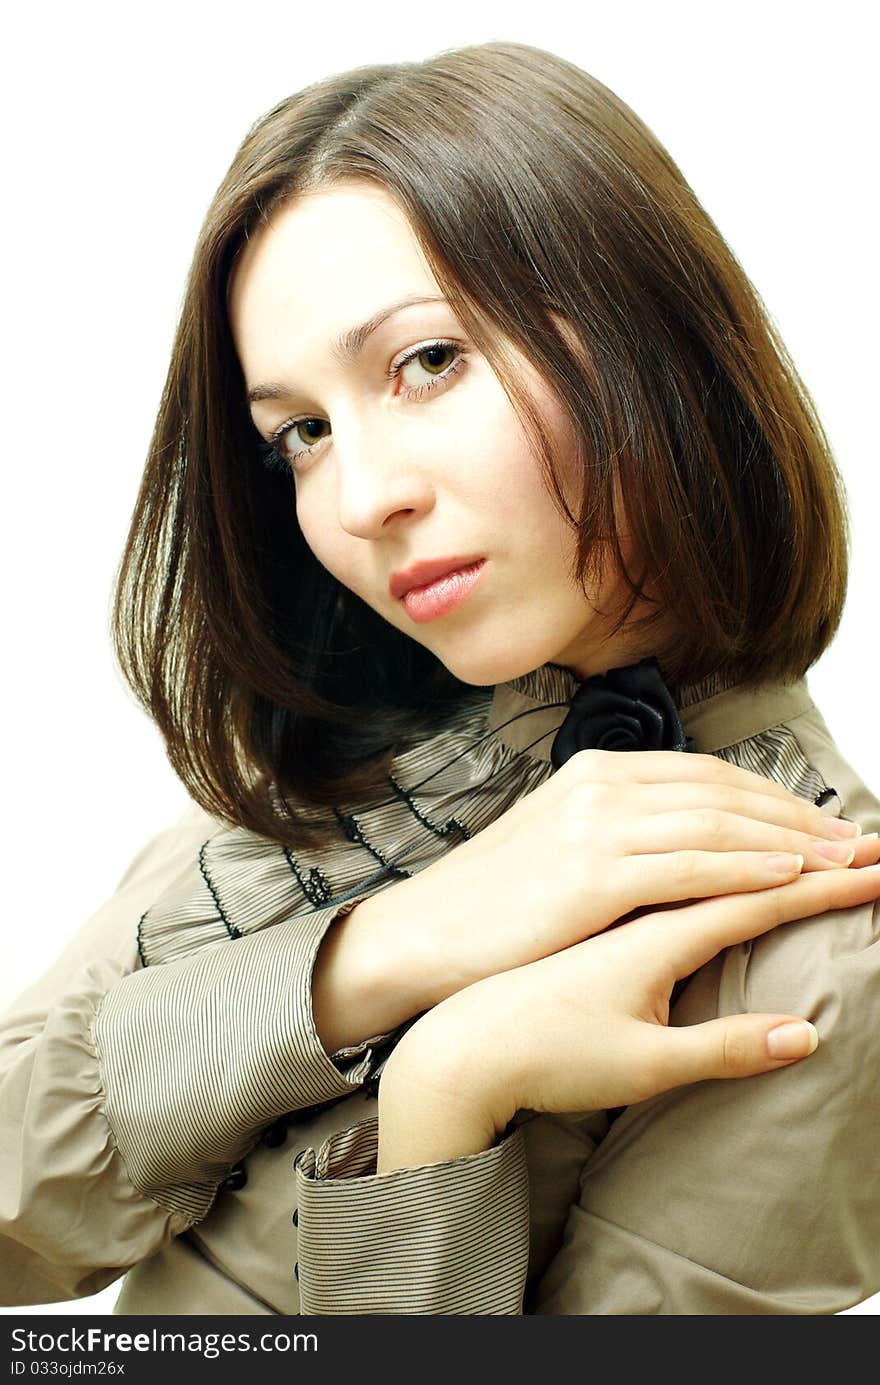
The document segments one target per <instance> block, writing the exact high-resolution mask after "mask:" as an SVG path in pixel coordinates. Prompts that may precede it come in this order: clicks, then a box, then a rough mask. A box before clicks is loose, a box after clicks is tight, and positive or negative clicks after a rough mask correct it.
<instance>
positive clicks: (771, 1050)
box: [649, 1015, 819, 1092]
mask: <svg viewBox="0 0 880 1385" xmlns="http://www.w3.org/2000/svg"><path fill="white" fill-rule="evenodd" d="M649 1029H650V1030H652V1031H653V1032H654V1034H655V1038H654V1047H655V1053H654V1060H653V1062H652V1064H651V1069H650V1070H651V1073H652V1076H653V1079H654V1081H655V1082H656V1083H657V1091H658V1092H661V1091H667V1090H668V1089H669V1088H670V1087H679V1086H681V1085H682V1084H683V1083H686V1082H701V1081H705V1080H706V1079H707V1078H718V1077H754V1076H756V1075H757V1074H758V1073H762V1072H772V1071H774V1070H775V1069H776V1068H785V1067H790V1066H791V1064H792V1063H797V1062H799V1061H800V1060H801V1059H802V1058H807V1057H809V1055H810V1054H811V1053H814V1052H815V1050H816V1048H817V1046H818V1043H819V1035H818V1033H817V1031H816V1029H815V1027H814V1025H812V1024H811V1023H810V1022H809V1021H808V1020H804V1019H800V1018H799V1017H798V1016H796V1015H725V1016H723V1017H722V1018H721V1019H714V1020H707V1021H706V1022H705V1023H704V1024H690V1025H684V1026H682V1027H675V1026H670V1027H669V1028H664V1027H662V1026H657V1025H651V1026H649Z"/></svg>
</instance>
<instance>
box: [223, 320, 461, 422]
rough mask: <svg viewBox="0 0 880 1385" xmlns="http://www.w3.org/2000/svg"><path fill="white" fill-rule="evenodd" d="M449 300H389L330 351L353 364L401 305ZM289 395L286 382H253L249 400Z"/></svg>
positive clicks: (342, 361)
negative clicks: (391, 301)
mask: <svg viewBox="0 0 880 1385" xmlns="http://www.w3.org/2000/svg"><path fill="white" fill-rule="evenodd" d="M445 302H446V299H445V298H444V297H443V296H442V294H437V293H434V294H427V295H425V294H410V296H409V297H408V298H401V299H399V300H398V301H397V302H396V303H387V304H386V305H385V307H384V308H379V309H377V311H376V312H375V313H373V315H372V317H368V318H367V320H366V322H362V323H361V324H360V326H358V327H350V328H349V329H348V331H346V332H342V333H341V334H340V335H339V336H338V337H337V338H336V340H335V341H334V343H333V345H332V347H331V348H330V354H331V356H332V357H333V359H334V360H335V361H336V362H337V363H338V364H339V365H340V366H346V365H350V364H351V363H352V362H353V361H355V360H357V358H358V356H359V355H360V354H361V352H362V351H363V349H364V347H365V346H366V344H367V341H368V340H369V338H370V337H371V336H372V335H373V333H374V332H377V331H378V330H379V328H380V327H381V326H382V323H383V322H385V321H387V319H388V318H389V317H393V315H394V314H395V313H399V312H400V311H401V309H402V308H412V307H414V306H415V304H416V303H445ZM289 394H290V391H289V389H287V387H286V386H284V385H278V384H275V383H273V382H271V381H269V382H267V383H266V384H260V385H254V387H253V389H251V390H248V403H249V404H258V403H259V402H260V400H261V399H286V398H287V397H288V395H289Z"/></svg>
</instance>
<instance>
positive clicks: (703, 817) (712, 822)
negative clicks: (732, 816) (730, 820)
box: [700, 808, 724, 841]
mask: <svg viewBox="0 0 880 1385" xmlns="http://www.w3.org/2000/svg"><path fill="white" fill-rule="evenodd" d="M700 827H701V829H702V832H703V834H704V836H706V837H709V838H711V839H712V841H717V840H718V838H719V837H721V836H722V835H723V833H724V819H723V817H722V815H721V813H720V811H719V810H718V809H717V808H704V809H703V810H702V811H701V813H700Z"/></svg>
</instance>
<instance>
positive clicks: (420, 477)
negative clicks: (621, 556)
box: [229, 183, 642, 686]
mask: <svg viewBox="0 0 880 1385" xmlns="http://www.w3.org/2000/svg"><path fill="white" fill-rule="evenodd" d="M421 297H426V298H432V299H441V292H440V289H439V287H438V285H437V281H436V280H435V279H434V277H433V275H432V274H431V271H430V269H429V268H428V265H427V262H426V261H425V259H424V257H423V255H422V252H421V249H420V247H419V244H418V241H417V240H416V238H415V236H414V234H413V232H412V230H411V229H410V226H409V224H408V222H407V220H406V218H405V216H404V214H403V212H402V211H401V210H400V208H399V207H398V206H397V204H396V203H395V202H394V201H393V199H392V198H391V197H390V196H388V195H387V194H386V193H384V192H383V191H382V190H381V189H378V188H375V187H373V186H371V185H369V184H365V183H348V184H345V185H343V186H338V187H335V188H333V189H327V190H325V191H321V192H316V193H310V194H308V195H302V196H299V197H298V198H297V199H296V200H295V201H294V202H292V203H289V204H288V205H287V206H286V207H283V208H281V209H280V210H279V211H278V213H277V214H276V215H275V216H274V217H273V218H272V220H271V221H270V222H269V224H268V225H267V226H266V227H264V228H263V229H261V230H260V231H259V232H258V233H257V234H256V235H255V236H252V237H251V239H250V240H249V242H248V243H247V245H246V247H245V250H244V252H243V254H242V256H241V257H240V259H239V261H238V264H237V266H236V269H235V272H234V275H233V277H232V280H231V283H230V292H229V311H230V321H231V325H232V330H233V333H234V337H235V342H236V348H237V351H238V355H239V359H240V361H241V365H242V370H243V372H244V377H245V381H246V384H247V389H248V391H249V393H250V394H252V395H257V396H258V395H259V394H264V395H265V394H266V393H268V390H271V392H272V394H273V395H275V396H277V397H272V398H265V397H264V398H259V397H255V398H253V400H252V403H251V410H252V416H253V419H254V423H255V424H256V427H257V429H258V430H259V432H260V433H261V434H262V435H263V437H264V438H265V439H267V440H269V439H271V438H272V437H273V435H277V434H278V430H283V431H282V433H281V434H280V436H277V437H276V448H277V451H278V452H279V453H280V454H281V455H282V456H283V457H284V458H285V460H288V461H289V465H290V467H291V469H292V471H293V475H294V478H295V492H296V513H297V519H298V521H299V525H300V527H301V529H302V532H303V535H304V537H305V539H306V542H307V543H308V544H309V547H310V548H311V549H312V551H313V553H314V554H315V556H316V558H317V559H318V561H319V562H320V563H321V564H322V565H323V566H324V567H325V568H326V569H327V570H328V571H329V572H331V573H332V574H333V575H334V576H335V577H336V578H338V580H339V581H340V582H341V583H343V585H344V586H346V587H348V588H350V589H351V590H352V591H353V592H355V593H356V594H357V595H358V596H359V597H361V598H362V600H363V601H365V602H366V603H367V604H368V605H369V606H371V607H372V608H373V609H374V610H375V611H377V612H378V613H379V614H380V615H381V616H383V617H384V618H385V619H386V620H387V621H389V622H390V623H391V624H392V625H394V626H396V627H397V628H398V629H399V630H402V631H403V632H404V634H406V635H408V636H409V637H410V638H411V639H414V640H418V641H419V643H420V644H423V645H425V646H426V647H427V648H428V649H430V650H431V651H432V653H434V654H435V655H436V656H437V658H438V659H440V661H441V662H442V663H443V664H445V666H446V667H447V668H448V669H450V670H451V672H452V673H453V674H454V675H455V676H456V677H457V678H459V679H461V681H462V682H465V683H471V684H474V685H477V686H486V685H489V684H495V683H500V682H506V681H508V680H509V679H511V678H515V677H519V676H520V675H522V674H524V673H527V672H530V671H531V670H532V669H534V668H537V667H539V666H540V665H541V664H543V663H547V662H548V661H551V662H553V663H558V664H562V665H564V666H565V667H567V668H570V669H571V670H572V671H573V672H575V673H576V674H577V675H578V676H580V677H587V676H589V675H590V674H593V673H600V672H604V671H605V670H606V669H608V668H612V667H615V666H617V665H619V664H622V663H627V662H630V659H631V658H632V659H635V658H638V657H640V656H641V653H642V651H639V650H634V649H631V648H627V641H626V631H625V630H624V631H623V632H621V634H620V635H618V636H617V638H616V640H615V641H614V643H613V645H612V644H611V643H610V642H607V641H606V642H603V636H604V632H605V627H606V624H607V619H606V618H605V617H603V616H601V615H600V614H598V612H597V610H595V609H593V606H596V607H598V608H600V609H601V610H602V611H605V612H606V613H607V612H609V611H610V610H611V603H612V601H613V600H615V599H616V598H617V596H618V594H619V591H620V583H619V579H618V578H617V577H614V578H612V579H610V580H609V582H608V583H607V584H606V585H605V586H604V587H603V589H602V591H599V592H596V593H595V594H594V595H593V602H592V604H591V603H588V602H587V600H586V599H585V597H584V595H583V593H582V592H581V591H580V590H579V589H578V587H577V586H576V585H575V584H574V583H573V582H572V580H571V578H570V576H569V572H570V567H571V562H572V558H573V554H574V548H575V543H574V535H573V534H572V532H571V530H570V528H569V527H568V526H567V525H566V523H565V521H564V520H563V519H562V517H561V516H560V515H559V513H558V512H557V510H556V509H555V507H554V504H553V502H552V500H551V498H550V495H549V494H548V493H547V491H546V489H545V487H544V484H543V481H542V479H541V474H540V469H539V465H538V463H537V461H536V460H535V458H534V457H533V455H532V453H531V452H530V450H529V447H528V444H527V438H526V435H525V433H524V432H523V428H522V425H521V424H520V421H519V419H518V417H517V415H516V412H515V410H514V409H513V407H512V405H511V403H510V401H509V400H508V398H507V395H506V394H505V392H504V389H503V388H502V386H501V384H500V382H499V380H498V379H497V377H496V376H495V374H494V373H493V371H492V370H491V369H490V367H489V365H488V363H487V361H486V360H485V359H484V358H483V357H482V356H481V355H480V354H479V353H478V352H477V351H476V350H475V349H474V348H473V347H472V346H471V344H470V342H469V341H468V339H467V337H466V336H465V333H464V331H463V329H462V326H461V324H460V323H459V322H458V320H457V319H456V317H455V316H454V315H453V312H452V310H451V308H450V307H448V306H447V305H446V303H445V302H443V301H434V302H424V303H413V304H411V305H410V306H407V307H403V308H399V309H398V310H396V311H394V312H392V313H390V315H388V316H387V317H385V319H384V321H382V323H381V325H379V326H377V327H376V329H375V330H374V331H372V332H371V333H370V335H369V336H367V337H366V338H365V339H364V338H362V339H361V349H360V350H359V352H358V353H357V354H356V355H355V356H354V357H353V359H350V360H346V361H343V360H342V359H338V358H337V357H336V356H335V354H334V349H333V348H334V343H335V342H336V340H337V338H338V337H340V336H341V335H342V334H343V333H346V332H351V330H352V329H353V328H356V327H358V326H359V325H360V324H362V323H365V322H367V320H368V319H370V318H372V317H373V316H374V315H375V314H378V313H380V312H382V313H383V314H384V313H385V312H387V311H388V310H389V309H390V308H392V307H393V306H394V305H396V304H398V303H400V301H401V300H404V299H411V298H421ZM508 349H512V348H508ZM405 356H410V359H409V360H407V361H406V362H405V363H404V364H402V365H401V361H402V358H403V357H405ZM514 356H515V359H516V360H518V361H519V362H520V363H521V369H522V372H523V374H524V376H525V378H526V380H527V382H528V385H529V387H530V389H531V391H532V392H533V395H534V397H535V398H536V400H537V403H538V406H539V409H540V411H541V413H542V417H543V418H544V419H546V422H547V425H548V427H549V429H550V431H551V435H552V436H553V437H554V439H555V440H556V441H557V442H558V443H561V445H562V447H563V455H565V448H566V446H567V447H568V448H569V450H570V449H571V435H570V433H569V432H568V431H567V420H566V419H565V418H564V415H563V412H562V410H561V408H560V407H559V405H558V404H557V403H556V401H555V399H554V397H553V395H552V394H551V392H550V390H549V389H548V388H547V387H546V385H545V384H544V382H543V380H542V379H541V378H540V376H538V374H537V373H536V372H535V370H534V369H533V367H532V366H531V365H530V364H529V363H528V362H527V361H526V360H525V359H524V358H523V357H522V356H521V354H520V353H514ZM398 367H400V369H399V370H398ZM390 372H393V373H394V378H389V374H390ZM267 387H268V389H267ZM475 558H481V559H484V560H485V561H484V562H483V565H482V568H481V570H480V574H479V579H478V581H477V582H476V584H475V585H474V586H473V587H472V588H471V589H470V590H469V592H468V595H467V596H466V598H465V599H464V600H463V601H461V602H460V603H459V604H458V605H455V606H453V607H452V609H448V610H446V611H445V612H441V613H439V614H434V615H433V616H432V617H431V618H429V619H421V620H417V619H415V618H414V617H415V616H416V615H418V614H420V613H421V614H422V615H423V616H424V615H425V614H429V613H427V612H425V610H424V609H423V608H419V609H417V608H416V604H415V603H413V602H410V603H407V602H405V601H404V600H402V599H401V598H400V597H399V596H396V595H393V594H392V592H391V590H390V589H389V580H390V579H391V578H392V576H393V575H394V574H396V573H399V572H400V570H401V569H407V568H409V567H411V566H412V565H413V564H415V563H419V562H426V561H431V560H435V559H457V560H472V559H475ZM423 580H424V578H423ZM408 604H409V605H410V609H408Z"/></svg>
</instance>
